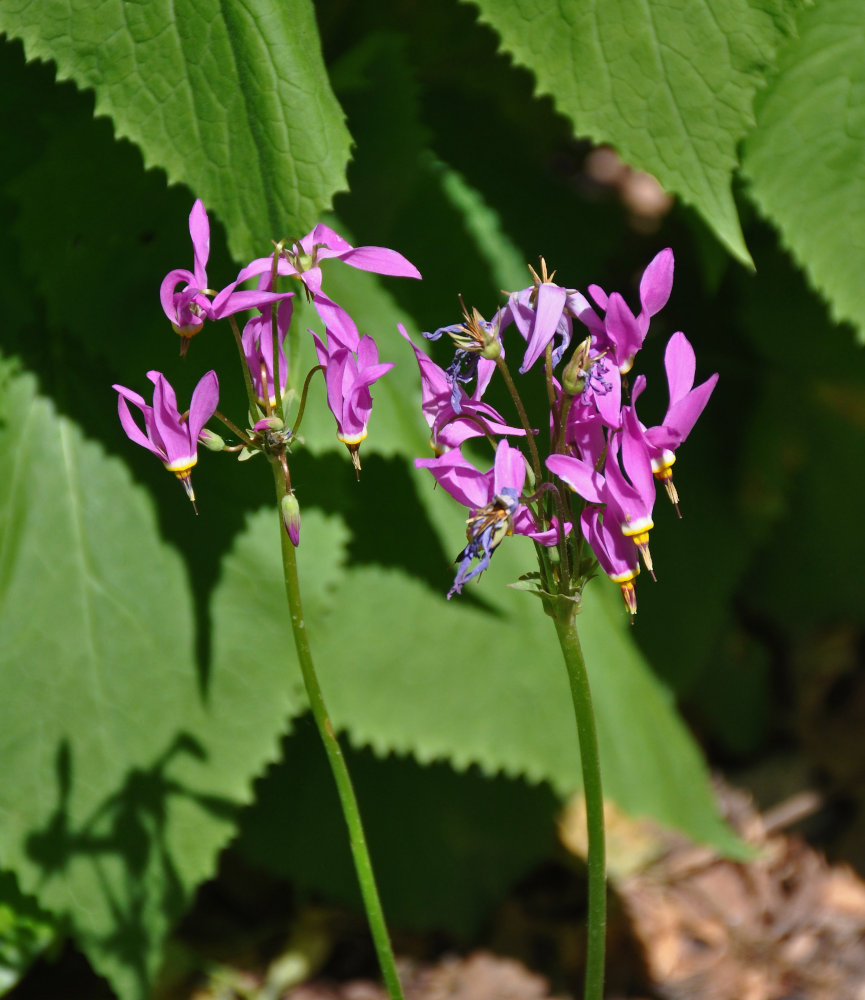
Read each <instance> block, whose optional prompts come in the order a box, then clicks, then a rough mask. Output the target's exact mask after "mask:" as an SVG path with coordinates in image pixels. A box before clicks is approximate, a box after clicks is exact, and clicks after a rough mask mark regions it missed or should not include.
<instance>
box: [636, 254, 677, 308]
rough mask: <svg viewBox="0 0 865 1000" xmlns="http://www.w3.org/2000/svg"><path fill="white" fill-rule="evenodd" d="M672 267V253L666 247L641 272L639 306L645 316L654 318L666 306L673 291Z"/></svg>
mask: <svg viewBox="0 0 865 1000" xmlns="http://www.w3.org/2000/svg"><path fill="white" fill-rule="evenodd" d="M673 266H674V261H673V251H672V250H671V249H670V248H669V247H668V248H667V249H666V250H662V251H661V252H660V253H659V254H657V255H656V256H655V258H654V259H653V260H652V261H651V262H650V263H649V266H648V267H647V268H646V270H645V271H643V277H642V278H641V279H640V305H641V306H642V310H643V312H644V313H645V314H646V316H654V315H655V313H658V312H660V311H661V310H662V309H663V308H664V306H665V305H666V304H667V301H668V300H669V298H670V292H671V291H672V290H673ZM647 325H648V324H647Z"/></svg>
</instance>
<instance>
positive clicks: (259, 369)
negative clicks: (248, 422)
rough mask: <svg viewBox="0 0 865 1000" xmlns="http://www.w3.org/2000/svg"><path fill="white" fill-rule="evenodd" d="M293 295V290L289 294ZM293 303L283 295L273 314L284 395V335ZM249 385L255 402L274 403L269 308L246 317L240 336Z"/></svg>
mask: <svg viewBox="0 0 865 1000" xmlns="http://www.w3.org/2000/svg"><path fill="white" fill-rule="evenodd" d="M289 294H290V295H293V294H294V293H293V292H290V293H289ZM292 310H293V303H292V301H291V299H290V298H286V299H285V300H283V301H282V302H280V304H279V308H278V310H277V314H276V330H277V354H278V358H279V362H278V363H279V395H280V398H281V399H284V398H285V389H286V386H287V384H288V361H287V359H286V357H285V338H286V336H287V335H288V328H289V326H290V325H291V315H292ZM240 341H241V346H242V347H243V354H244V357H245V358H246V364H247V367H248V368H249V374H250V377H251V378H252V387H253V389H254V390H255V394H256V396H257V398H258V402H259V403H260V404H261V405H262V406H263V407H265V409H267V408H268V406H269V407H275V406H276V387H275V384H274V379H273V320H272V317H271V314H270V310H268V311H267V312H265V313H261V314H260V315H258V316H255V317H253V318H252V319H250V320H248V321H247V323H246V325H245V326H244V328H243V334H242V335H241V338H240Z"/></svg>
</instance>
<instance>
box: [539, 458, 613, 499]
mask: <svg viewBox="0 0 865 1000" xmlns="http://www.w3.org/2000/svg"><path fill="white" fill-rule="evenodd" d="M546 464H547V468H548V469H549V470H550V472H552V473H553V474H554V475H556V476H558V477H559V479H561V480H562V482H564V483H567V485H568V486H570V488H571V489H572V490H573V491H574V492H575V493H579V495H580V496H581V497H582V498H583V499H584V500H588V501H589V502H590V503H603V502H604V500H605V499H606V498H605V496H604V477H603V476H602V475H601V473H600V472H597V471H596V470H595V468H594V466H591V465H588V464H587V463H586V462H583V461H581V460H580V459H579V458H573V457H572V456H571V455H550V456H549V457H548V458H547V462H546Z"/></svg>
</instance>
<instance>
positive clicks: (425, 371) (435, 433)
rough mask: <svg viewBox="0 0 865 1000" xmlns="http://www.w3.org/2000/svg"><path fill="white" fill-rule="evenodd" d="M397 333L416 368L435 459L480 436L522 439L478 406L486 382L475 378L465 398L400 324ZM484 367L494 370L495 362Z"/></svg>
mask: <svg viewBox="0 0 865 1000" xmlns="http://www.w3.org/2000/svg"><path fill="white" fill-rule="evenodd" d="M397 329H398V330H399V332H400V334H401V336H403V337H404V338H405V339H406V340H407V341H408V342H409V344H411V346H412V349H413V350H414V354H415V358H416V359H417V363H418V368H420V379H421V394H422V409H423V415H424V418H425V420H426V422H427V425H428V427H429V429H430V446H431V447H432V449H433V451H435V453H436V454H437V455H440V454H441V453H442V452H444V451H446V450H447V449H449V448H458V447H459V446H460V445H461V444H462V443H463V441H466V440H467V439H468V438H473V437H482V436H483V435H484V434H517V435H525V433H526V432H525V431H524V430H523V428H522V427H510V426H508V425H507V424H506V423H505V422H504V417H502V415H501V414H500V413H499V412H498V411H497V410H495V409H494V408H493V407H492V406H490V405H489V403H484V402H481V395H482V394H483V390H484V389H485V388H486V385H487V383H488V382H489V379H486V380H484V379H482V378H480V377H479V378H478V381H477V383H476V385H475V388H474V391H473V392H472V393H471V395H469V394H468V393H467V392H466V390H465V389H464V388H463V387H462V385H460V384H459V382H457V381H456V380H452V379H450V378H449V377H448V374H447V372H446V371H445V370H444V369H443V368H440V367H439V366H438V365H437V364H436V363H435V361H433V359H432V358H431V357H430V356H429V355H428V354H425V353H424V352H423V351H422V350H420V348H419V347H418V346H417V345H416V344H415V343H414V342H413V341H412V339H411V337H409V335H408V334H407V333H406V329H405V327H404V326H403V325H402V323H398V324H397ZM481 361H484V359H481ZM487 364H488V365H492V367H493V368H494V367H495V362H487ZM455 396H456V403H455V402H454V397H455Z"/></svg>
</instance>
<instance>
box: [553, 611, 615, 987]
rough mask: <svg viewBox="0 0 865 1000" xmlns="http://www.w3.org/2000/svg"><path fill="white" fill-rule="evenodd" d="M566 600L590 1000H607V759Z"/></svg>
mask: <svg viewBox="0 0 865 1000" xmlns="http://www.w3.org/2000/svg"><path fill="white" fill-rule="evenodd" d="M567 604H568V605H570V607H565V602H561V603H560V605H559V607H558V608H557V612H558V613H557V614H555V615H554V620H555V623H556V632H557V633H558V636H559V645H560V646H561V647H562V655H563V656H564V658H565V666H566V667H567V670H568V679H569V680H570V682H571V697H572V698H573V700H574V714H575V715H576V718H577V733H578V735H579V740H580V762H581V764H582V769H583V793H584V795H585V799H586V827H587V830H588V844H589V849H588V859H587V867H588V882H589V905H588V930H587V936H588V941H587V946H586V981H585V988H584V992H583V996H584V998H585V1000H602V997H603V995H604V947H605V943H606V931H607V877H606V859H605V855H606V849H605V845H604V793H603V791H602V788H601V763H600V758H599V756H598V734H597V731H596V729H595V715H594V712H593V711H592V693H591V690H590V688H589V678H588V675H587V673H586V661H585V660H584V659H583V650H582V648H581V646H580V637H579V635H578V634H577V623H576V616H575V612H574V608H573V604H572V603H571V602H570V601H568V602H567Z"/></svg>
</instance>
